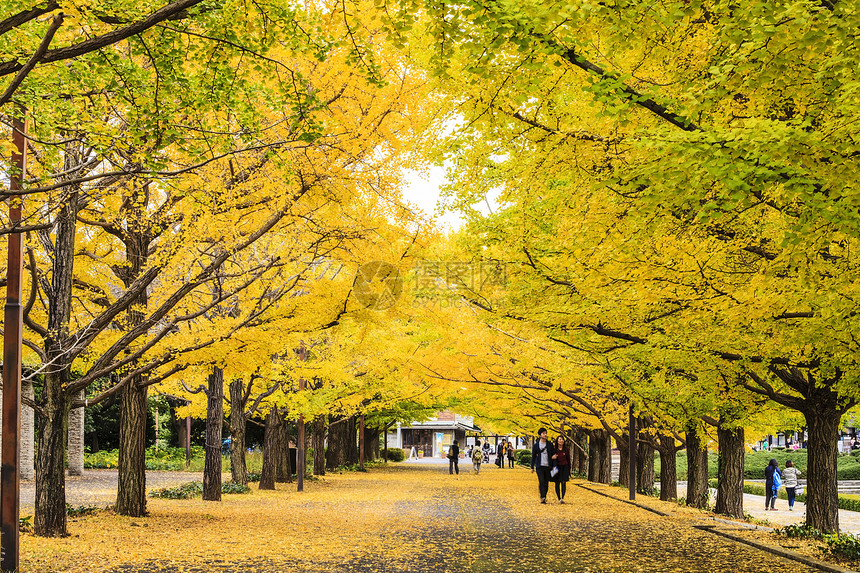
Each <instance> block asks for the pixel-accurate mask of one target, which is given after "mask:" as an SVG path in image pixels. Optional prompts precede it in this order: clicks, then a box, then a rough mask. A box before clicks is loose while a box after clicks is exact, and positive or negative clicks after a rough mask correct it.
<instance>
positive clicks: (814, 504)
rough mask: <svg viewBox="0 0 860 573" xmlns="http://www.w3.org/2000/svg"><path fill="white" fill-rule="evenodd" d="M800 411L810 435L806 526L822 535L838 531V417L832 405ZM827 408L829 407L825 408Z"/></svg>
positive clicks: (822, 405) (824, 404) (819, 405)
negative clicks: (822, 533) (821, 532)
mask: <svg viewBox="0 0 860 573" xmlns="http://www.w3.org/2000/svg"><path fill="white" fill-rule="evenodd" d="M822 402H823V403H822V404H816V406H818V407H817V408H816V407H810V408H809V409H808V410H807V411H805V412H803V414H804V416H805V417H806V427H807V430H808V432H809V440H808V443H807V448H808V449H807V452H808V458H807V466H806V525H808V526H810V527H814V528H815V529H817V530H819V531H823V532H825V533H837V532H838V531H839V496H838V492H837V489H836V457H837V454H838V452H837V451H836V439H837V438H838V436H839V420H840V414H839V412H838V411H836V409H835V400H833V402H834V404H833V405H831V404H830V403H829V402H825V401H823V400H822ZM828 406H830V407H828Z"/></svg>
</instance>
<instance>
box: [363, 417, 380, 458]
mask: <svg viewBox="0 0 860 573" xmlns="http://www.w3.org/2000/svg"><path fill="white" fill-rule="evenodd" d="M379 434H380V431H379V428H369V427H367V426H365V427H364V461H366V462H372V461H375V460H378V459H379Z"/></svg>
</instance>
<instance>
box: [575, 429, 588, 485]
mask: <svg viewBox="0 0 860 573" xmlns="http://www.w3.org/2000/svg"><path fill="white" fill-rule="evenodd" d="M576 443H578V444H579V447H578V448H576V466H577V468H578V471H579V474H580V475H586V474H587V473H588V434H587V433H586V432H585V430H583V429H582V428H580V429H578V430H577V431H576Z"/></svg>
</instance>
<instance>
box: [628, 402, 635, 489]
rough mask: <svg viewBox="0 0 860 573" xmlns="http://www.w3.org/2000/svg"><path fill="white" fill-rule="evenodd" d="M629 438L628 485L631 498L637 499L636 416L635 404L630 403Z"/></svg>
mask: <svg viewBox="0 0 860 573" xmlns="http://www.w3.org/2000/svg"><path fill="white" fill-rule="evenodd" d="M627 432H628V433H629V438H628V440H627V462H628V463H627V465H628V468H627V471H628V473H627V487H628V488H629V491H630V500H631V501H633V500H634V499H636V416H634V415H633V405H632V404H631V405H630V421H629V427H628V429H627Z"/></svg>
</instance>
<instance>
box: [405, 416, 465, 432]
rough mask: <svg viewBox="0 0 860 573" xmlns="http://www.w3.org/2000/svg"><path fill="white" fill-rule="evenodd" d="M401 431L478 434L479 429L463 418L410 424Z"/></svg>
mask: <svg viewBox="0 0 860 573" xmlns="http://www.w3.org/2000/svg"><path fill="white" fill-rule="evenodd" d="M403 429H407V430H463V431H466V432H480V431H481V428H479V427H477V426H475V425H474V424H472V423H471V420H468V421H467V420H466V419H463V418H460V419H457V420H427V421H426V422H412V423H411V424H410V425H408V426H404V427H403Z"/></svg>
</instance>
